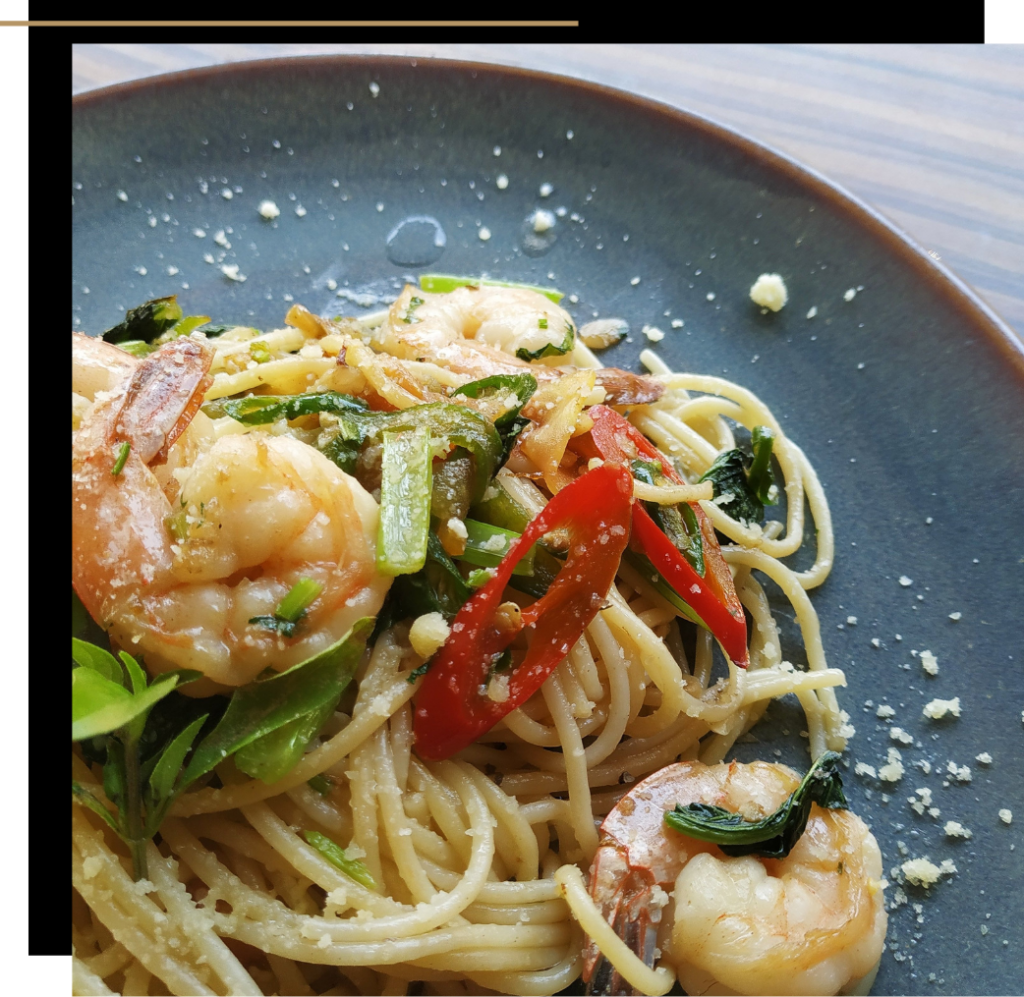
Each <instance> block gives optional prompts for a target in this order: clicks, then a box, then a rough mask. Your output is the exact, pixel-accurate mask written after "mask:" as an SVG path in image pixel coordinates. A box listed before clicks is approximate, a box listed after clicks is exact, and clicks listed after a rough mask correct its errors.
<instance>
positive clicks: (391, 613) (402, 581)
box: [377, 533, 473, 630]
mask: <svg viewBox="0 0 1024 997" xmlns="http://www.w3.org/2000/svg"><path fill="white" fill-rule="evenodd" d="M472 594H473V593H472V591H471V590H470V588H469V586H467V584H466V582H465V579H463V577H462V575H461V574H460V573H459V569H458V568H457V567H456V566H455V562H454V561H453V560H452V559H451V558H450V557H449V556H448V552H447V551H446V550H445V549H444V547H443V546H442V545H441V541H440V540H438V539H437V536H436V534H434V533H430V534H429V535H428V536H427V559H426V563H425V564H424V565H423V568H422V569H421V570H420V571H417V572H416V573H415V574H411V575H399V576H398V577H397V578H396V579H395V581H394V584H392V586H391V591H390V592H389V593H388V600H387V603H386V606H385V609H384V610H383V611H382V612H381V615H380V617H379V619H378V621H377V624H378V630H382V629H386V628H387V627H389V626H391V625H392V624H394V623H397V622H398V621H399V620H404V619H407V618H410V617H416V616H423V615H424V614H425V613H441V615H442V616H444V618H445V619H446V620H452V619H454V618H455V616H456V614H457V613H458V612H459V610H460V609H461V608H462V606H463V604H464V603H465V602H466V600H467V599H468V598H469V597H470V596H471V595H472Z"/></svg>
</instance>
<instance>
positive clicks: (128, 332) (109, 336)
mask: <svg viewBox="0 0 1024 997" xmlns="http://www.w3.org/2000/svg"><path fill="white" fill-rule="evenodd" d="M180 318H181V306H180V305H179V304H178V298H177V295H175V294H171V295H169V296H168V297H166V298H152V299H151V300H150V301H146V302H144V303H143V304H141V305H139V306H138V308H130V309H129V310H128V312H127V313H126V314H125V317H124V320H123V321H121V322H118V324H117V325H114V326H111V327H110V328H109V329H107V331H106V332H104V333H103V335H102V337H101V338H102V339H105V340H106V341H107V342H108V343H123V342H125V341H126V340H136V341H139V340H141V341H142V342H144V343H151V342H153V340H154V339H156V338H157V337H158V336H159V335H160V334H161V333H162V332H164V331H165V330H166V329H169V328H170V327H171V326H173V325H174V324H175V323H176V322H177V321H178V319H180Z"/></svg>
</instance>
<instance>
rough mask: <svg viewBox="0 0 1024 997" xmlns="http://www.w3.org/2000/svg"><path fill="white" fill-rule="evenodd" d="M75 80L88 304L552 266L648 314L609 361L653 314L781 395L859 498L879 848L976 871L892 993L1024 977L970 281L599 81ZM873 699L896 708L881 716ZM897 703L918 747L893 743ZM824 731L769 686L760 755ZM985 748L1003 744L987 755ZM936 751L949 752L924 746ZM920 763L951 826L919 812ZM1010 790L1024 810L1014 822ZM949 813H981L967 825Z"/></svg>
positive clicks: (199, 76)
mask: <svg viewBox="0 0 1024 997" xmlns="http://www.w3.org/2000/svg"><path fill="white" fill-rule="evenodd" d="M73 103H74V163H73V172H72V179H73V181H74V190H73V198H74V200H73V206H72V215H73V219H74V263H73V272H72V307H73V311H72V317H73V322H74V325H75V328H78V329H83V330H86V331H90V332H96V331H99V330H101V329H103V328H106V327H107V326H110V325H112V324H114V323H115V322H116V321H118V320H119V319H120V318H121V317H122V316H123V313H124V310H125V308H126V307H131V306H133V305H135V304H138V303H139V302H141V301H143V300H144V299H147V298H152V297H156V296H158V295H162V294H169V293H177V294H178V295H179V299H180V300H181V301H182V303H183V304H184V306H185V309H186V312H192V313H198V312H202V313H205V314H209V315H212V316H214V317H215V318H217V319H221V320H240V321H245V322H248V323H251V324H255V325H258V326H261V327H262V326H273V325H275V324H281V322H282V319H283V316H284V313H285V311H286V310H287V308H288V305H289V302H291V301H292V299H294V300H295V301H299V302H302V303H304V304H305V305H307V306H308V307H309V308H310V309H313V310H315V311H319V312H321V313H323V314H326V315H333V314H337V313H339V312H347V313H352V312H353V311H354V310H358V302H360V301H362V302H370V301H371V300H373V301H379V300H384V299H387V298H388V297H389V296H392V295H394V294H396V293H397V291H398V290H399V288H400V287H401V284H402V282H403V280H405V279H406V278H407V277H414V276H415V274H416V273H417V272H422V270H423V266H418V264H427V263H429V267H430V269H434V270H442V271H445V272H449V273H462V274H479V273H481V272H487V273H489V274H491V275H493V276H496V277H502V278H507V279H512V280H526V281H530V282H532V283H538V284H551V285H553V286H557V287H559V288H560V289H561V290H563V291H565V292H566V293H571V294H574V295H577V296H578V304H574V305H573V306H572V310H573V311H574V313H575V315H576V316H578V318H579V319H580V321H585V320H586V319H588V318H590V317H591V315H593V314H598V313H600V314H601V315H605V316H613V315H614V316H621V317H624V318H625V319H627V320H628V321H629V322H630V324H631V326H632V328H633V330H634V332H633V334H632V342H626V343H623V344H622V345H620V346H618V347H616V348H615V349H614V350H613V351H611V352H610V353H608V354H606V355H605V356H606V358H607V361H606V362H608V363H609V364H610V365H618V366H623V367H634V366H635V365H636V362H637V356H638V354H639V351H640V348H641V347H642V346H646V345H648V344H647V341H646V339H645V338H644V337H643V336H642V335H641V333H640V330H641V327H642V326H643V325H644V324H645V323H650V324H652V325H657V326H659V327H661V328H662V329H664V330H665V333H666V335H665V338H664V340H663V341H662V342H660V343H659V344H658V345H657V346H656V347H655V349H656V350H657V352H658V353H660V354H661V355H662V356H664V357H665V359H666V360H667V361H668V362H669V363H670V364H672V365H674V366H675V367H677V368H684V367H685V368H686V369H689V370H694V371H700V372H705V373H712V374H721V375H725V376H727V377H729V378H732V379H734V380H736V381H738V382H739V383H740V384H743V385H746V386H747V387H749V388H751V389H752V390H754V391H756V392H757V393H758V394H759V395H760V396H761V397H762V398H763V399H764V400H765V401H766V402H767V403H768V404H769V405H770V406H771V407H772V409H773V410H774V411H775V413H776V414H777V416H778V417H779V418H780V419H781V421H782V423H783V424H784V425H785V427H786V430H787V432H788V433H790V434H791V436H792V437H793V438H794V439H795V440H796V441H797V442H798V443H799V444H800V445H801V446H802V447H803V449H804V450H805V452H806V453H807V454H808V456H809V457H810V459H811V461H812V462H813V463H814V464H815V466H816V467H817V469H818V472H819V474H820V475H821V479H822V481H823V482H824V485H825V488H826V490H827V493H828V497H829V501H830V503H831V507H832V514H833V516H834V518H835V528H836V542H837V557H836V564H835V568H834V570H833V572H832V575H831V576H830V578H829V579H828V581H827V582H826V584H825V585H824V586H822V587H821V588H820V589H819V590H818V591H817V592H815V593H814V596H813V598H814V604H815V606H816V607H817V610H818V613H819V614H820V617H821V623H822V630H823V633H824V639H825V647H826V650H827V652H828V656H829V659H830V661H831V663H833V664H835V665H839V666H841V667H843V668H844V669H846V673H847V677H848V679H849V688H848V689H847V690H845V692H844V693H843V696H842V702H843V704H844V705H845V707H846V709H847V710H848V711H849V712H850V714H851V716H852V720H853V723H854V724H855V725H856V727H857V734H856V737H855V738H854V739H853V740H852V741H851V744H850V748H849V752H848V757H849V758H850V760H851V770H850V772H849V776H848V778H847V786H848V789H849V793H850V797H851V800H852V803H853V806H854V807H855V808H856V809H857V810H858V811H859V812H860V813H861V814H863V815H864V816H865V817H866V818H867V819H868V820H869V821H870V823H871V824H872V825H873V828H874V831H875V834H876V835H877V836H878V839H879V843H880V844H881V846H882V850H883V853H884V855H885V859H886V869H890V868H892V867H893V866H896V865H897V864H898V863H899V862H901V861H903V860H904V853H903V851H902V849H903V848H905V849H906V854H907V856H921V855H927V856H929V857H930V858H931V859H932V860H933V861H934V862H936V863H938V862H939V861H940V860H942V859H944V858H951V859H953V861H954V862H955V864H956V866H957V869H958V870H959V871H958V873H957V874H956V875H955V876H953V877H951V878H945V879H943V881H942V882H941V883H940V884H939V885H937V886H935V887H934V888H932V889H931V890H930V891H924V890H920V889H915V888H913V887H907V888H906V894H907V896H908V900H909V902H908V903H906V904H903V905H902V906H899V907H898V908H897V909H896V910H894V911H893V914H892V917H891V922H890V930H889V951H887V952H886V954H885V956H884V957H883V960H882V967H881V971H880V972H879V975H878V980H877V983H876V984H875V992H876V993H882V994H906V993H913V994H926V993H940V994H955V993H972V994H992V993H1008V992H1012V993H1020V992H1021V981H1022V975H1021V966H1022V965H1024V942H1022V934H1021V929H1020V926H1021V924H1022V923H1024V847H1020V848H1018V849H1016V850H1014V845H1015V843H1017V842H1018V841H1020V840H1021V834H1020V829H1021V827H1022V826H1024V790H1022V786H1024V726H1022V723H1021V711H1022V710H1024V674H1022V665H1024V646H1022V645H1024V641H1022V636H1021V635H1022V626H1021V622H1022V617H1024V613H1022V609H1021V603H1022V596H1024V528H1022V524H1024V359H1022V354H1021V350H1020V346H1019V344H1018V343H1017V341H1016V340H1015V339H1013V338H1012V335H1011V333H1010V332H1009V330H1008V329H1007V328H1006V327H1005V326H1004V325H1002V323H1000V322H999V320H998V319H996V318H995V317H994V316H993V315H992V314H991V313H990V312H989V311H988V310H987V309H986V308H985V307H984V306H983V305H982V304H981V303H980V302H979V301H978V299H977V298H975V297H974V296H973V295H972V294H971V293H970V292H969V291H968V290H967V289H966V288H965V287H964V286H963V285H962V284H961V283H960V282H959V281H957V280H956V279H955V278H953V277H952V276H951V275H950V274H948V272H946V271H945V270H943V269H942V268H941V267H940V266H938V265H937V264H935V263H934V262H933V261H932V260H930V259H929V258H928V257H927V256H926V255H925V254H924V253H923V252H921V251H920V250H919V249H918V248H917V247H915V246H913V245H912V244H910V243H909V242H908V241H907V240H906V239H905V238H904V237H903V236H901V235H900V234H899V233H896V232H894V231H893V230H892V229H891V228H890V227H889V226H888V225H887V223H885V222H884V221H883V220H882V219H880V218H879V217H877V216H876V215H874V214H873V213H872V212H871V211H870V210H868V209H867V208H865V207H864V206H863V205H860V204H858V203H856V202H855V201H854V200H853V199H851V198H850V197H849V196H848V195H846V194H845V193H843V192H841V191H838V190H837V189H836V188H835V187H834V186H832V185H830V184H829V183H827V182H826V181H825V180H823V179H822V178H820V177H818V176H816V175H814V174H812V173H811V172H809V171H807V170H805V169H803V168H801V167H799V166H797V165H796V164H794V163H792V162H790V161H789V160H787V159H785V158H784V157H782V156H779V155H777V154H775V153H773V152H770V151H769V150H767V149H765V148H764V147H763V146H760V145H757V144H755V143H753V142H751V141H749V140H747V139H745V138H742V137H740V136H737V135H736V134H734V133H732V132H730V131H727V130H725V129H723V128H721V127H719V126H717V125H714V124H712V123H710V122H708V121H706V120H704V119H702V118H698V117H695V116H692V115H688V114H685V113H682V112H680V111H676V110H673V109H671V108H668V107H664V106H661V105H658V104H654V103H651V102H649V101H646V100H641V99H640V98H637V97H633V96H631V95H629V94H623V93H618V92H615V91H611V90H607V89H602V88H601V87H598V86H595V85H592V84H589V83H581V82H579V81H575V80H567V79H560V78H556V77H549V76H542V75H539V74H535V73H528V72H520V71H516V70H511V69H501V68H495V67H488V66H472V65H458V64H450V63H444V62H423V61H421V62H420V63H419V64H418V65H417V64H416V63H415V62H412V63H410V62H409V61H407V60H401V59H385V58H373V59H359V58H334V59H311V60H286V61H277V62H267V63H253V64H236V65H232V66H227V67H218V68H213V69H204V70H196V71H193V72H189V73H183V74H181V75H177V76H170V77H166V78H163V79H147V80H144V81H142V82H139V83H133V84H129V85H125V86H119V87H113V88H110V89H108V90H102V91H98V92H95V93H90V94H86V95H84V96H80V97H77V98H75V99H74V101H73ZM499 147H500V155H499ZM500 175H505V176H507V178H508V184H507V187H506V188H505V189H499V186H498V177H499V176H500ZM542 184H551V185H552V187H553V191H552V192H551V193H550V195H549V196H547V197H543V196H541V194H540V190H541V186H542ZM264 199H270V200H273V201H274V202H276V204H277V205H278V207H279V208H280V211H281V214H280V217H279V218H278V219H277V220H276V221H275V222H268V221H265V220H263V219H262V218H261V217H260V215H259V214H258V213H257V206H258V205H259V203H260V202H261V201H262V200H264ZM300 208H301V209H302V210H300ZM537 208H543V209H547V210H550V211H551V212H552V213H553V214H554V215H555V216H556V223H555V225H554V228H553V229H551V230H550V232H549V233H548V234H547V237H546V238H545V239H543V240H542V241H541V240H537V239H534V238H532V237H531V234H530V232H529V228H528V226H527V225H526V221H525V220H526V219H527V217H528V216H530V215H531V214H532V213H533V212H534V211H535V210H536V209H537ZM563 209H564V211H563ZM423 218H430V219H433V220H435V221H436V223H437V224H438V225H439V226H440V228H441V229H442V230H443V232H444V237H443V241H444V247H443V249H442V247H441V245H439V243H440V242H441V241H442V237H441V236H437V235H435V229H434V227H433V225H432V223H430V222H425V221H415V220H414V221H411V222H409V221H408V220H409V219H423ZM402 222H407V224H406V226H405V227H404V228H403V229H402V231H401V232H400V233H399V234H398V236H397V237H395V238H394V239H393V240H392V246H391V248H390V250H389V248H388V238H389V234H390V233H392V232H393V231H394V230H395V229H396V227H398V226H400V225H401V223H402ZM484 229H487V230H489V233H490V238H489V239H488V240H486V241H485V240H484V239H483V238H482V237H483V236H484V235H485V232H484ZM220 231H223V233H224V235H223V236H221V237H220V242H222V243H230V248H228V246H227V245H221V244H218V242H217V241H215V237H216V234H217V233H218V232H220ZM199 232H204V233H205V237H202V238H200V237H199ZM204 254H210V257H211V258H212V259H213V260H214V263H212V264H211V263H208V262H205V261H204ZM224 265H227V266H237V267H238V273H239V274H240V275H244V276H245V278H246V280H245V281H244V283H242V282H233V281H231V280H230V279H228V277H226V276H225V275H224V274H223V273H222V271H221V266H224ZM143 271H145V272H144V273H143ZM764 271H773V272H778V273H780V274H782V275H783V277H784V278H785V280H786V283H787V285H788V287H789V292H790V301H789V304H788V305H787V306H786V308H785V309H784V310H783V311H781V312H780V313H778V314H767V315H762V314H761V313H760V311H759V309H758V308H756V307H755V306H754V305H752V304H751V302H750V300H749V298H748V296H747V292H748V289H749V287H750V285H751V284H752V283H753V281H754V279H755V278H756V277H757V275H758V274H760V273H762V272H764ZM636 278H639V281H637V280H636ZM850 288H853V289H855V290H856V295H855V297H853V298H852V300H850V301H847V300H846V299H845V292H847V291H848V289H850ZM338 292H341V294H342V297H338ZM812 308H816V309H817V314H816V315H815V316H814V317H813V318H808V317H807V316H808V312H809V311H810V310H811V309H812ZM674 318H680V319H683V320H684V321H685V325H684V327H683V328H680V329H673V328H672V319H674ZM901 576H905V577H906V578H909V579H912V580H913V581H912V584H909V585H906V586H904V585H903V584H901V582H900V578H901ZM779 605H780V608H783V606H782V603H781V602H780V603H779ZM951 614H954V615H956V620H955V621H954V619H952V618H951ZM851 616H855V617H856V618H857V622H856V625H851V624H848V623H847V618H848V617H851ZM783 623H784V624H785V623H786V620H785V619H783ZM897 635H901V636H897ZM787 637H791V634H790V633H789V632H788V631H787ZM923 649H928V650H931V651H932V652H933V653H934V654H935V655H936V656H937V658H938V661H939V668H940V672H939V674H938V676H937V677H935V678H929V677H927V676H926V675H925V674H924V673H923V672H922V669H921V666H920V663H919V660H918V658H917V657H915V656H914V651H920V650H923ZM789 654H790V656H791V657H792V658H793V660H798V658H799V654H800V652H799V649H798V648H792V649H791V650H790V651H789ZM953 696H959V697H960V702H961V704H962V710H963V715H962V717H961V718H960V719H959V720H946V721H942V722H935V721H930V720H926V719H924V718H923V717H922V714H921V709H922V706H923V705H924V703H926V702H928V701H929V700H930V699H932V698H935V697H941V698H943V699H948V698H952V697H953ZM880 703H887V704H891V705H892V707H893V708H894V709H895V711H896V713H895V717H894V718H893V719H892V720H890V721H888V722H884V721H881V720H879V719H877V718H876V715H875V711H876V707H877V705H878V704H880ZM872 704H873V705H872ZM894 725H898V726H900V727H902V728H903V729H904V730H906V731H908V732H909V733H910V734H911V735H913V737H914V743H913V745H902V744H898V743H897V742H895V741H892V740H890V731H891V729H892V727H893V726H894ZM800 726H801V723H800V718H799V715H798V714H797V713H795V712H794V711H793V710H791V709H790V708H788V707H787V706H786V705H785V703H783V704H780V705H778V706H773V707H772V709H771V710H770V712H769V722H768V723H767V724H765V725H763V726H762V728H759V730H758V732H757V733H758V737H759V743H757V744H745V745H743V746H741V748H740V752H739V754H740V755H741V757H754V756H758V755H761V756H764V757H768V758H772V757H774V756H773V754H772V752H773V751H774V750H775V749H776V748H779V749H780V750H782V752H783V754H782V757H783V758H788V759H790V760H792V761H793V762H794V763H796V764H797V765H804V764H806V754H805V753H804V752H803V751H802V744H801V740H800V738H799V737H798V736H797V735H798V732H799V729H800ZM787 730H788V731H789V733H788V736H787V735H786V733H785V731H787ZM889 746H897V747H899V748H900V749H901V750H902V753H903V759H904V764H905V765H906V769H907V774H906V776H905V777H904V778H903V780H902V781H901V782H899V783H897V784H896V785H895V786H892V785H889V786H888V794H886V793H885V792H884V790H886V784H881V783H878V782H876V781H875V780H873V779H870V778H866V777H859V776H855V775H854V774H853V771H852V762H854V761H864V762H867V763H869V764H871V765H874V766H876V767H877V766H879V765H880V764H882V763H883V762H884V760H885V754H886V749H887V748H888V747H889ZM986 751H987V752H989V753H990V754H991V756H992V759H993V760H992V763H991V765H987V766H986V765H983V764H980V763H978V762H976V761H975V756H976V755H978V754H979V753H981V752H986ZM924 761H927V762H930V763H931V772H930V774H925V773H924V772H923V771H922V769H921V768H920V767H916V766H917V765H918V763H921V762H924ZM950 761H953V762H955V763H956V764H957V765H958V766H962V765H968V766H970V768H971V770H972V773H973V779H972V781H971V782H969V783H962V782H958V781H957V780H956V779H954V778H953V777H952V776H950V775H949V773H948V772H947V771H946V766H947V763H948V762H950ZM918 787H921V788H928V789H930V790H931V792H932V805H933V806H936V807H938V808H939V809H940V810H941V816H939V817H938V818H937V819H935V818H933V817H930V816H928V815H927V814H925V815H924V816H918V815H917V814H915V813H914V812H913V811H912V810H911V809H910V807H909V805H908V802H907V797H908V796H913V795H914V791H915V789H917V788H918ZM1003 807H1010V808H1011V809H1013V810H1014V811H1015V818H1014V823H1013V824H1012V825H1010V826H1007V825H1005V824H1004V823H1002V822H1001V821H1000V819H999V817H998V811H999V810H1000V808H1003ZM950 819H952V820H958V821H960V822H961V823H963V824H964V825H965V826H966V827H968V828H969V829H970V830H971V831H972V832H973V837H972V838H970V839H969V840H966V841H958V840H953V839H949V838H947V837H945V835H944V834H943V828H942V825H943V824H944V822H945V821H946V820H950ZM901 843H902V845H901ZM1022 845H1024V842H1022ZM888 893H889V896H890V897H892V896H893V895H894V894H895V893H896V889H895V884H893V885H892V886H890V888H889V891H888ZM915 905H920V909H919V910H918V908H917V906H915Z"/></svg>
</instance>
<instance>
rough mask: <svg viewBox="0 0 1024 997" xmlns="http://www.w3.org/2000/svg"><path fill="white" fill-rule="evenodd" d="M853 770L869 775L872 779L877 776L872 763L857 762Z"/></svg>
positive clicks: (859, 773)
mask: <svg viewBox="0 0 1024 997" xmlns="http://www.w3.org/2000/svg"><path fill="white" fill-rule="evenodd" d="M853 771H854V772H856V773H857V775H869V776H871V778H872V779H874V778H876V777H877V773H876V772H875V767H874V765H868V763H867V762H857V764H856V765H854V766H853Z"/></svg>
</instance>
